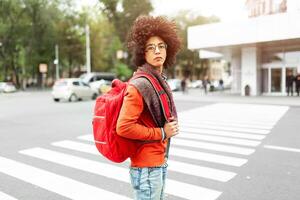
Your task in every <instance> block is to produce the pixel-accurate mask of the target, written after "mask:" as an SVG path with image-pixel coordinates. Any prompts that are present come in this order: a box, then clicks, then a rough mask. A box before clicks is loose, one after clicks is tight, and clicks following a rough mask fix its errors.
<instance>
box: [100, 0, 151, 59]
mask: <svg viewBox="0 0 300 200" xmlns="http://www.w3.org/2000/svg"><path fill="white" fill-rule="evenodd" d="M99 2H100V3H101V4H102V11H103V13H105V15H106V16H107V18H108V20H109V21H110V22H111V23H112V24H113V25H114V28H115V30H116V34H117V36H118V37H119V38H120V41H121V44H122V46H123V48H122V50H124V51H127V45H126V40H127V34H128V32H129V30H130V27H131V26H132V24H133V22H134V20H135V19H136V18H137V17H138V16H140V15H148V14H149V13H150V12H151V11H152V10H153V7H152V4H151V2H150V0H123V1H121V0H99ZM129 60H130V56H129V57H128V58H127V59H125V60H124V61H125V63H127V64H129Z"/></svg>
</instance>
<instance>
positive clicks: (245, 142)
mask: <svg viewBox="0 0 300 200" xmlns="http://www.w3.org/2000/svg"><path fill="white" fill-rule="evenodd" d="M185 130H186V129H185ZM185 130H181V133H180V134H178V135H177V136H176V137H177V138H183V139H184V138H189V139H197V140H205V141H213V142H221V143H226V144H237V145H242V146H252V147H255V146H258V145H259V144H260V142H259V141H254V140H246V139H235V138H227V137H222V136H212V135H202V134H189V133H187V132H185Z"/></svg>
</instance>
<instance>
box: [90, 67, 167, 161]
mask: <svg viewBox="0 0 300 200" xmlns="http://www.w3.org/2000/svg"><path fill="white" fill-rule="evenodd" d="M138 77H145V78H146V79H148V80H149V81H150V83H151V84H152V86H153V87H154V89H155V90H156V93H157V94H158V95H159V99H160V103H161V105H162V108H163V112H164V115H165V119H169V118H170V117H171V112H170V109H169V105H168V97H167V95H166V93H164V92H159V91H162V90H163V88H162V87H161V85H160V84H159V83H158V81H157V80H156V79H155V78H154V77H152V76H151V75H149V74H146V73H142V72H138V73H136V74H135V75H134V76H133V78H132V79H135V78H138ZM127 86H128V83H127V82H122V81H120V80H118V79H115V80H113V82H112V89H111V90H110V91H109V92H108V93H106V94H104V95H102V96H100V97H98V98H97V100H96V104H95V108H94V118H93V133H94V141H95V144H96V147H97V149H98V151H99V152H100V153H101V154H102V155H103V156H104V157H106V158H108V159H109V160H111V161H113V162H117V163H120V162H123V161H125V160H126V159H127V158H129V157H131V156H132V155H134V154H135V153H136V151H137V149H138V148H139V147H140V146H141V145H142V144H143V143H142V142H139V141H135V140H131V139H127V138H124V137H121V136H119V135H118V134H117V133H116V126H117V120H118V117H119V113H120V110H121V107H122V104H123V99H124V95H125V92H126V88H127Z"/></svg>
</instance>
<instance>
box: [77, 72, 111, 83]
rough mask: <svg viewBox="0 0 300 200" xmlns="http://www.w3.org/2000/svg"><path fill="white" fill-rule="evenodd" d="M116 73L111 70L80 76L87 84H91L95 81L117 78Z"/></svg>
mask: <svg viewBox="0 0 300 200" xmlns="http://www.w3.org/2000/svg"><path fill="white" fill-rule="evenodd" d="M116 77H117V76H116V74H114V73H110V72H91V73H85V74H82V75H81V76H80V77H79V78H81V79H82V81H83V82H84V83H86V84H90V83H92V82H95V81H100V80H102V79H103V80H107V81H112V80H114V79H115V78H116Z"/></svg>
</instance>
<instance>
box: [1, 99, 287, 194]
mask: <svg viewBox="0 0 300 200" xmlns="http://www.w3.org/2000/svg"><path fill="white" fill-rule="evenodd" d="M287 110H288V107H286V106H269V105H254V104H229V103H226V104H223V103H220V104H213V105H208V106H204V107H200V108H196V109H193V110H190V111H186V112H181V113H179V120H180V121H179V122H180V123H179V125H180V134H179V135H177V136H176V137H174V138H173V139H172V146H171V149H170V159H169V160H168V165H169V166H168V170H169V172H172V176H169V177H168V180H167V185H166V193H167V194H169V195H172V196H174V197H179V198H183V199H197V200H198V199H201V200H217V199H218V197H219V196H220V195H221V194H222V192H224V191H219V190H218V189H217V188H212V186H211V185H210V186H208V187H207V186H205V184H204V183H202V182H199V183H195V181H189V180H188V179H186V180H180V181H179V180H178V179H176V176H175V175H176V174H178V175H179V174H181V175H186V176H193V177H195V178H201V179H207V180H211V181H217V182H219V183H222V184H226V182H228V181H230V180H232V179H234V177H236V175H237V172H236V170H237V168H238V167H242V166H243V165H245V164H246V163H247V162H248V156H249V155H252V154H254V153H255V150H256V148H257V146H259V145H260V144H261V143H262V141H263V139H264V138H265V137H267V136H268V134H270V132H271V129H272V128H273V126H274V125H275V124H276V123H277V122H278V120H279V119H280V118H281V117H282V116H283V115H284V114H285V112H286V111H287ZM224 115H225V116H224ZM76 140H77V141H76ZM78 140H79V141H78ZM51 145H52V148H51V149H49V148H43V147H33V148H28V149H24V150H21V151H19V153H20V155H22V156H26V157H31V158H34V159H38V160H39V161H42V162H51V163H53V164H55V165H57V166H58V167H59V166H64V167H68V168H73V169H76V170H80V171H81V173H91V174H94V175H96V176H97V178H99V179H101V177H106V178H108V179H111V180H112V181H114V182H120V183H122V184H123V185H127V187H128V188H131V186H130V182H129V173H128V171H129V170H128V168H126V167H124V165H119V164H114V163H112V162H109V161H106V160H101V161H98V160H92V159H91V156H100V153H99V152H98V150H97V149H96V147H95V145H94V141H93V136H92V135H91V134H87V135H81V136H79V137H77V138H74V140H61V141H57V142H53V143H51ZM53 148H54V149H53ZM62 151H63V152H64V153H63V152H62ZM65 152H68V153H65ZM85 154H86V156H87V157H88V158H85V156H84V155H85ZM182 160H184V161H182ZM198 161H199V162H198ZM195 163H207V164H209V165H208V166H210V167H208V166H201V165H202V164H195ZM125 164H127V165H129V161H128V160H127V161H126V163H125ZM211 166H214V167H211ZM228 166H229V167H230V168H228ZM228 169H231V170H230V171H229V170H228ZM0 173H3V174H6V175H8V176H12V177H15V178H16V179H19V180H22V181H25V182H28V183H31V184H33V185H36V186H38V187H41V188H43V189H46V190H48V191H51V192H53V193H56V194H59V195H61V196H64V197H66V198H70V199H87V200H90V199H91V200H93V199H99V197H101V198H100V199H104V200H106V199H107V200H110V199H116V200H118V199H130V197H129V196H126V195H125V194H124V195H122V194H117V193H115V192H112V191H108V190H107V189H102V188H99V187H96V186H93V185H89V184H87V183H82V182H80V181H78V180H74V179H71V178H69V177H67V176H63V175H58V174H55V173H53V172H49V171H47V170H45V169H41V168H37V167H35V166H30V165H28V164H24V163H21V162H20V161H14V160H11V159H8V158H5V157H0ZM65 185H68V187H64V186H65ZM182 188H184V189H182ZM74 191H76V192H74ZM127 195H128V194H127ZM0 199H1V200H2V199H4V200H6V199H7V200H14V199H15V198H14V197H11V196H9V195H7V194H5V193H3V192H1V191H0Z"/></svg>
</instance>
